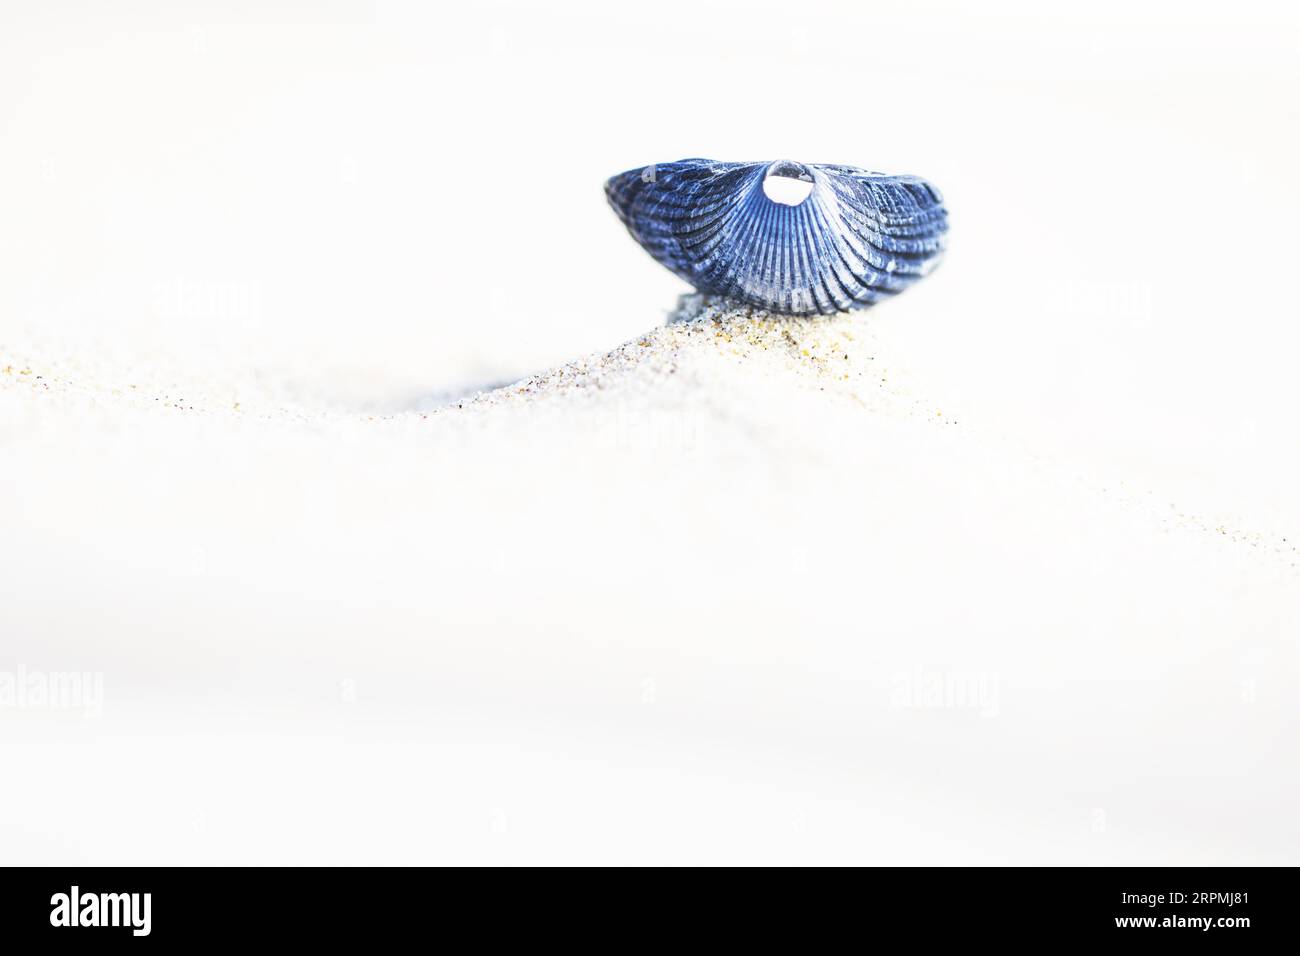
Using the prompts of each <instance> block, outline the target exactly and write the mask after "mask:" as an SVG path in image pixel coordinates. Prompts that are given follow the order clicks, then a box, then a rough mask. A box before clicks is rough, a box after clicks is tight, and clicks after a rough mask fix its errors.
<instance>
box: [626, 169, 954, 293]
mask: <svg viewBox="0 0 1300 956" xmlns="http://www.w3.org/2000/svg"><path fill="white" fill-rule="evenodd" d="M781 181H784V183H782V182H781ZM798 184H805V185H803V186H802V189H803V192H804V193H806V195H805V196H803V197H802V200H801V201H794V202H792V201H791V200H789V199H782V198H779V197H778V198H776V199H773V198H770V197H769V195H768V192H769V190H771V191H772V192H773V194H775V193H776V190H775V189H774V188H773V187H775V186H779V185H785V186H787V187H789V186H792V185H793V186H796V187H797V186H798ZM605 195H606V196H607V197H608V199H609V203H610V205H611V206H613V207H614V211H615V212H616V213H618V217H619V218H620V219H621V220H623V224H624V225H625V226H627V228H628V231H629V232H630V233H632V238H634V239H635V240H636V241H637V242H639V243H640V244H641V245H642V246H643V247H644V248H645V250H646V251H647V252H649V253H650V255H652V256H654V258H655V259H657V260H658V261H659V262H660V263H662V264H663V265H665V266H667V267H668V268H669V269H671V270H672V271H673V272H675V273H676V274H677V275H679V276H681V277H682V278H683V279H685V280H686V281H687V282H689V283H691V285H693V286H695V288H696V289H697V290H699V291H700V292H703V293H708V294H711V295H720V296H730V297H731V298H735V299H739V300H741V301H743V302H747V303H749V304H750V305H756V306H759V307H761V308H764V309H769V310H771V311H773V312H784V313H788V314H791V315H808V314H812V313H817V312H820V313H827V314H829V313H832V312H841V311H847V310H851V309H861V308H865V307H867V306H869V305H872V304H874V303H876V302H878V301H880V300H881V299H883V298H886V297H888V296H892V295H895V294H897V293H899V292H901V291H903V289H906V288H907V287H908V286H909V285H911V284H912V283H913V282H916V281H917V280H918V279H920V278H921V277H922V276H925V275H927V274H928V273H929V272H930V271H931V270H932V269H933V268H934V267H935V266H936V265H938V263H939V259H940V257H941V255H942V252H943V249H944V244H945V242H944V233H945V232H947V229H948V212H947V210H946V209H944V207H943V197H942V196H940V195H939V191H938V190H937V189H935V188H934V187H933V186H931V185H930V184H929V183H927V182H926V181H925V180H924V179H920V178H918V177H916V176H886V175H884V174H883V173H873V172H868V171H866V170H863V169H855V168H854V167H852V166H831V165H822V164H806V163H794V162H790V161H788V160H779V161H777V162H774V163H718V162H714V161H712V160H708V159H683V160H681V161H680V162H676V163H663V164H659V165H655V166H644V167H642V168H640V169H632V170H629V171H627V172H625V173H620V174H619V175H617V176H614V177H613V178H612V179H610V180H609V181H608V182H607V183H605Z"/></svg>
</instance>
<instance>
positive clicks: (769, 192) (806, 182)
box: [763, 160, 813, 206]
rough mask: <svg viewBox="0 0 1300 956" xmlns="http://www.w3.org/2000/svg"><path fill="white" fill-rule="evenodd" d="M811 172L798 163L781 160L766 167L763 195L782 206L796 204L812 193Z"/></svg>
mask: <svg viewBox="0 0 1300 956" xmlns="http://www.w3.org/2000/svg"><path fill="white" fill-rule="evenodd" d="M812 191H813V178H812V173H811V172H809V171H808V169H807V168H806V167H804V166H800V165H799V164H798V163H791V162H788V161H785V160H783V161H781V162H778V163H773V164H772V165H771V166H770V167H768V170H767V175H766V176H764V177H763V195H765V196H766V197H767V198H768V199H770V200H772V202H777V203H780V204H781V205H783V206H797V205H799V204H800V203H802V202H803V201H804V200H805V199H807V198H808V197H809V196H810V195H812Z"/></svg>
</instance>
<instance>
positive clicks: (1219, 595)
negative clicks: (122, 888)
mask: <svg viewBox="0 0 1300 956" xmlns="http://www.w3.org/2000/svg"><path fill="white" fill-rule="evenodd" d="M611 308H614V306H611ZM677 318H678V320H679V321H676V322H674V323H672V324H669V325H667V326H664V327H660V328H656V329H654V330H652V331H650V332H648V333H646V334H645V335H643V336H640V337H638V338H636V339H633V340H632V341H629V342H628V343H626V344H625V345H623V346H621V347H620V348H617V349H615V350H614V351H612V352H610V353H609V354H606V355H596V356H593V357H590V358H588V359H584V360H582V361H579V362H575V363H573V364H570V365H565V366H563V367H560V368H558V369H555V370H553V371H550V372H547V373H544V374H541V375H538V376H536V377H533V378H530V379H526V380H524V381H522V382H519V383H517V384H513V385H509V386H506V387H503V388H499V389H496V390H494V391H487V392H484V393H481V394H478V395H477V396H470V395H466V396H465V397H463V398H460V399H458V400H453V401H451V402H450V403H449V404H441V405H439V404H437V402H436V401H435V400H433V399H431V398H429V397H427V396H426V397H423V398H420V397H413V398H412V400H411V401H410V402H409V403H407V405H406V408H405V410H394V409H393V408H390V409H389V410H388V411H386V412H383V413H380V412H376V413H374V414H371V413H369V412H364V411H357V410H356V406H355V405H353V406H352V407H349V406H348V403H347V401H345V400H344V399H342V398H340V397H339V395H340V393H339V392H338V391H337V390H336V391H335V392H334V393H332V394H331V395H330V396H329V397H328V398H326V397H324V396H323V394H322V393H319V392H316V391H313V389H312V388H310V387H304V386H303V385H302V384H301V383H302V381H303V379H302V378H301V377H297V376H296V373H295V371H294V369H295V368H296V367H297V366H291V363H290V360H289V359H288V358H286V357H284V356H283V354H282V355H281V357H280V358H279V359H274V358H272V359H268V360H266V361H261V362H252V363H248V364H243V363H241V361H239V360H238V359H230V358H222V359H221V360H220V361H217V360H214V361H212V362H211V363H210V364H209V366H208V367H206V368H200V367H199V366H197V365H193V364H192V365H190V366H186V365H185V363H184V362H181V361H179V360H177V359H176V357H175V356H171V357H169V356H167V355H162V356H154V357H152V358H153V360H152V361H151V356H150V355H148V354H140V355H136V356H133V355H132V354H131V348H130V345H129V343H128V344H127V345H125V346H124V347H123V348H122V349H121V350H120V352H119V353H118V354H111V353H106V352H105V351H104V350H102V349H100V348H97V347H95V346H92V345H89V344H81V343H78V342H76V341H75V340H73V339H71V338H66V337H65V338H63V339H59V338H58V337H57V336H54V337H51V338H50V340H49V341H44V342H41V341H39V339H40V336H39V335H38V333H36V332H30V334H23V335H21V336H16V335H13V334H12V333H11V337H10V338H9V339H7V340H6V341H3V342H0V454H2V455H3V467H4V471H3V474H4V506H3V508H0V538H2V539H3V541H4V548H3V551H2V552H0V561H2V562H3V564H2V566H0V579H3V581H4V582H5V587H4V602H3V606H2V607H0V627H3V630H4V633H5V635H6V643H5V651H6V658H7V662H0V671H3V670H5V669H6V668H10V669H12V670H15V671H16V669H17V668H18V667H20V666H21V667H23V668H25V669H26V670H27V671H34V672H38V673H42V672H43V673H49V672H62V671H78V672H94V673H99V674H102V680H103V699H102V701H100V702H99V704H100V705H102V706H94V707H83V708H80V709H79V708H77V707H75V706H74V707H66V708H63V709H54V708H49V707H42V706H38V705H31V704H29V705H28V706H26V707H16V706H10V707H8V708H7V709H0V745H2V746H3V751H4V753H5V754H6V764H7V766H8V768H9V773H8V774H7V776H8V778H9V779H10V780H12V781H21V782H22V785H21V786H8V787H6V793H5V798H4V799H5V804H4V809H5V812H4V814H3V815H2V816H0V843H3V845H4V846H5V848H6V850H5V854H4V856H5V861H6V862H12V863H71V862H88V863H144V862H150V863H199V862H232V863H233V862H243V863H248V862H272V861H275V862H343V861H384V862H391V861H406V862H415V861H426V862H431V861H489V862H497V861H499V862H523V861H590V862H594V861H624V862H632V861H647V862H649V861H732V862H739V861H767V862H775V861H795V862H817V861H841V862H849V861H854V862H892V863H924V862H942V863H961V862H1047V863H1065V862H1080V863H1151V864H1156V863H1177V864H1191V863H1200V864H1210V863H1265V862H1294V861H1295V859H1296V856H1297V851H1298V850H1300V824H1297V822H1296V820H1295V815H1294V812H1293V808H1294V803H1295V799H1296V797H1297V786H1296V784H1297V770H1296V767H1297V765H1298V764H1300V762H1298V760H1297V758H1300V741H1298V740H1297V737H1296V735H1295V733H1294V711H1295V708H1294V705H1293V703H1292V694H1291V690H1292V688H1293V687H1294V685H1295V682H1296V680H1297V679H1298V678H1300V651H1298V650H1297V647H1296V641H1295V635H1296V634H1297V633H1300V601H1298V600H1297V598H1298V597H1300V582H1298V576H1297V556H1296V552H1295V549H1294V547H1293V546H1292V544H1291V543H1290V542H1289V541H1288V540H1286V539H1287V537H1288V536H1287V534H1286V529H1279V528H1269V527H1263V528H1261V527H1245V526H1242V527H1238V526H1236V525H1233V524H1231V523H1225V522H1223V521H1222V520H1220V519H1218V518H1216V517H1213V516H1212V515H1210V514H1208V513H1205V514H1203V513H1201V512H1199V511H1198V510H1196V508H1195V506H1194V505H1189V504H1187V503H1185V502H1183V501H1173V500H1171V499H1170V498H1169V497H1168V496H1167V495H1165V494H1163V493H1162V492H1161V490H1160V489H1159V488H1153V487H1148V486H1145V485H1143V484H1142V483H1141V482H1133V481H1131V480H1129V476H1127V475H1125V474H1117V473H1114V471H1115V470H1114V469H1113V468H1112V467H1111V466H1109V465H1107V466H1099V465H1094V464H1093V463H1091V462H1088V461H1082V462H1081V461H1073V460H1067V459H1065V458H1062V457H1061V456H1059V455H1054V456H1050V457H1049V456H1044V455H1041V454H1037V453H1036V452H1035V451H1034V449H1033V448H1032V447H1028V446H1027V444H1026V442H1025V441H1023V440H1021V439H1019V438H1017V437H1015V436H1013V435H1008V434H1004V433H1001V432H999V431H998V429H997V428H995V427H994V426H993V425H992V424H991V423H989V422H984V421H976V420H974V419H973V418H972V416H971V415H969V414H967V413H965V412H963V410H962V409H960V408H957V407H954V406H953V405H952V404H951V403H950V402H947V401H945V402H942V403H941V402H939V401H938V400H936V399H933V398H931V397H928V393H927V390H926V388H924V387H923V386H921V385H920V384H919V383H918V380H917V378H916V377H914V376H912V375H909V373H908V365H909V362H910V358H909V353H908V351H907V349H906V348H904V347H901V346H900V342H906V340H905V339H902V338H900V337H899V336H898V335H896V334H895V333H893V332H891V330H890V324H889V323H888V322H884V323H882V322H880V321H878V320H877V319H875V318H874V317H865V318H864V317H856V318H850V317H840V318H835V319H818V320H791V319H780V318H774V317H771V316H767V315H763V314H753V313H751V312H750V311H749V310H733V309H729V308H728V307H727V306H726V305H725V304H721V303H715V304H707V303H704V302H701V301H699V300H697V299H689V300H686V301H685V303H684V308H683V311H682V312H681V313H680V314H679V315H678V316H677ZM914 357H915V356H911V358H914ZM277 361H278V363H279V364H276V363H277ZM432 384H434V383H431V386H432ZM84 710H90V711H92V713H91V715H90V716H89V717H86V716H83V713H82V711H84ZM92 793H93V794H94V800H93V801H90V802H87V800H86V799H85V797H86V795H87V794H92Z"/></svg>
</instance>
